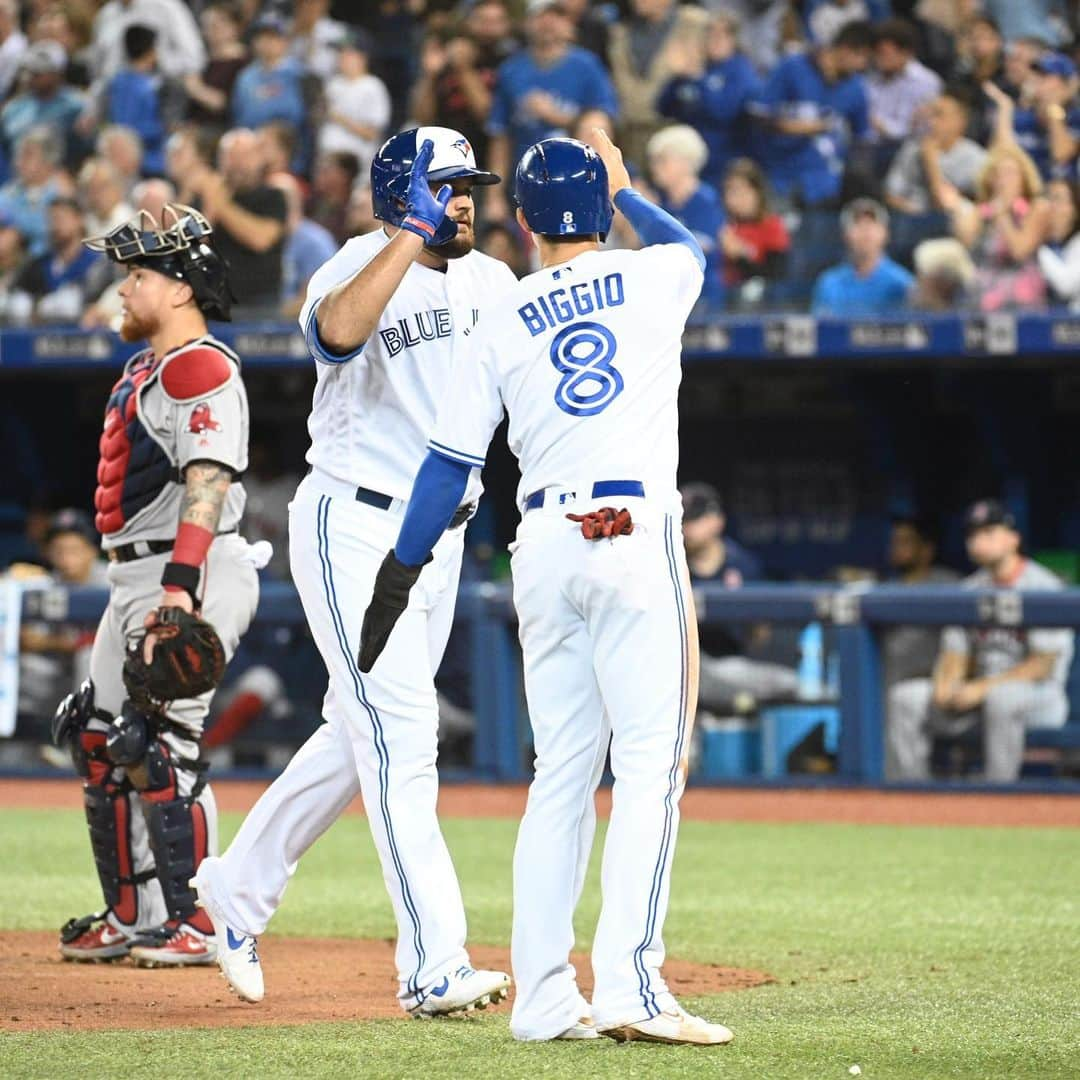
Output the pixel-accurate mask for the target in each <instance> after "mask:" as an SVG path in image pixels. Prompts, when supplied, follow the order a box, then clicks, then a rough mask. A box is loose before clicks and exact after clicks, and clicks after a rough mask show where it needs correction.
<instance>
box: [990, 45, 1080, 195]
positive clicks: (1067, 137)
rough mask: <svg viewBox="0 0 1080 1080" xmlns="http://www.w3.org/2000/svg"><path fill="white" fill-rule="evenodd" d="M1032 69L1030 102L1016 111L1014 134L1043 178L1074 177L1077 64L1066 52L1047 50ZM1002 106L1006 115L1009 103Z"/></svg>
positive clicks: (1079, 139) (1079, 130) (1078, 144)
mask: <svg viewBox="0 0 1080 1080" xmlns="http://www.w3.org/2000/svg"><path fill="white" fill-rule="evenodd" d="M1033 69H1034V74H1033V76H1032V84H1031V85H1032V101H1031V105H1030V107H1027V108H1017V109H1015V110H1014V112H1013V117H1012V129H1013V134H1014V137H1015V139H1016V142H1017V143H1018V144H1019V146H1020V147H1021V148H1022V149H1023V150H1024V152H1025V153H1027V154H1028V155H1029V156H1030V158H1031V160H1032V161H1034V162H1035V166H1036V168H1038V170H1039V174H1040V175H1041V176H1042V178H1043V179H1044V180H1049V179H1051V178H1052V177H1062V178H1064V179H1068V180H1072V179H1075V178H1076V153H1077V150H1078V149H1080V106H1078V105H1077V101H1076V92H1077V89H1078V88H1080V79H1077V75H1076V65H1075V64H1074V63H1073V62H1072V61H1071V60H1070V59H1069V58H1068V57H1067V56H1066V55H1065V54H1064V53H1046V54H1044V55H1043V56H1041V57H1040V58H1039V59H1038V60H1036V61H1035V63H1034V65H1033ZM1000 105H1001V108H1002V114H1003V116H1007V114H1008V112H1009V105H1006V104H1005V102H1001V103H1000Z"/></svg>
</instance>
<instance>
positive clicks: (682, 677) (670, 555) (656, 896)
mask: <svg viewBox="0 0 1080 1080" xmlns="http://www.w3.org/2000/svg"><path fill="white" fill-rule="evenodd" d="M664 550H665V551H666V553H667V560H668V571H669V572H670V574H671V584H672V586H673V588H674V590H675V612H676V616H677V619H678V624H679V664H680V666H679V713H678V717H677V723H678V730H677V735H676V738H675V757H674V760H673V761H672V763H671V771H670V773H669V774H668V793H667V795H666V796H665V797H664V831H663V834H662V835H661V839H660V855H659V857H658V859H657V860H656V866H655V868H654V869H653V880H652V889H651V891H650V893H649V909H648V919H647V923H646V927H645V937H644V938H643V939H642V942H641V944H640V945H639V946H638V947H637V948H636V949H635V950H634V966H635V968H636V969H637V972H638V987H639V990H640V993H641V1001H642V1004H643V1005H644V1006H645V1011H646V1012H647V1013H648V1014H649V1016H650V1017H653V1016H656V1015H657V1014H658V1013H659V1012H660V1007H659V1006H658V1005H657V1004H656V994H655V992H654V991H653V989H652V987H651V986H650V985H649V982H650V980H649V973H648V971H647V970H646V968H645V950H646V949H647V948H648V947H649V943H650V942H651V941H652V939H653V936H654V935H655V933H656V919H657V913H658V909H659V906H660V893H661V891H662V887H663V881H664V868H665V866H666V865H667V861H668V856H669V854H670V852H671V843H672V837H673V834H674V828H673V822H672V818H673V817H674V809H675V807H674V802H673V800H674V798H675V790H676V788H677V787H678V777H679V762H680V761H681V760H682V751H683V742H684V739H685V737H686V709H687V701H686V697H687V693H688V692H689V691H688V686H687V683H688V679H689V664H688V657H687V652H688V640H687V628H686V605H685V601H684V600H683V594H682V581H681V578H680V575H679V567H678V560H677V559H676V556H675V548H674V539H673V529H672V518H671V515H670V514H669V515H667V516H666V517H665V519H664Z"/></svg>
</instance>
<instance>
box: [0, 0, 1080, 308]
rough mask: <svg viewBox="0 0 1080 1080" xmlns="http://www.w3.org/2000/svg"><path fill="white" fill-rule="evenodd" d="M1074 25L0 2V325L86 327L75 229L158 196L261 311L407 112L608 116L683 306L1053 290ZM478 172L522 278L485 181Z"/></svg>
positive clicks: (928, 18)
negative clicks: (684, 252) (679, 233)
mask: <svg viewBox="0 0 1080 1080" xmlns="http://www.w3.org/2000/svg"><path fill="white" fill-rule="evenodd" d="M1078 29H1080V5H1078V4H1076V3H1073V2H1069V0H1025V2H1024V3H1016V2H1014V0H700V3H678V2H677V0H619V2H602V3H601V2H589V0H458V2H454V0H370V2H368V3H363V4H344V3H342V4H340V5H331V3H330V0H297V2H296V3H285V2H281V0H265V2H262V3H260V2H259V0H211V2H199V0H194V2H192V3H189V4H185V3H182V2H181V0H107V2H106V3H103V4H99V3H95V2H94V0H26V2H23V3H19V2H17V0H0V96H2V97H3V99H4V101H3V105H2V107H0V322H2V323H3V324H6V325H28V324H41V323H61V322H62V323H76V322H77V323H81V324H82V325H83V326H87V327H92V326H99V325H108V324H109V323H110V322H111V321H112V320H113V319H114V318H115V317H116V315H117V311H118V300H117V297H116V293H115V283H113V282H112V281H111V280H110V279H111V274H110V271H109V268H108V267H107V266H105V265H103V262H102V260H101V258H100V257H99V256H97V255H95V254H93V253H91V252H88V251H86V250H84V249H83V248H82V246H81V244H80V242H79V241H80V239H81V237H82V236H83V235H85V234H87V233H95V232H101V231H105V230H108V229H110V228H113V227H115V226H116V225H117V224H119V223H121V222H122V221H124V220H126V219H127V218H129V217H131V216H132V215H133V214H134V213H135V212H136V211H138V210H147V211H148V212H150V213H152V214H155V215H156V214H158V213H160V210H161V207H162V204H163V203H164V202H166V201H169V200H173V199H176V200H179V201H181V202H185V203H190V204H192V205H196V206H198V207H199V208H201V209H202V210H203V212H204V213H205V214H206V215H207V216H208V217H209V218H210V219H211V221H212V222H213V223H214V225H215V227H216V228H217V230H218V232H219V235H220V236H221V237H222V243H223V248H224V251H225V254H226V256H227V257H228V258H229V260H230V262H231V264H232V266H233V270H234V273H233V281H234V288H235V291H236V293H237V299H238V301H239V310H238V313H237V314H238V316H239V317H240V318H248V319H250V318H291V317H293V316H294V315H295V314H296V313H297V311H298V310H299V307H300V304H301V301H302V297H303V293H304V288H305V285H306V282H307V279H308V278H309V277H310V275H311V273H312V272H313V270H314V268H315V267H317V266H318V265H319V264H320V263H321V262H322V261H324V260H325V259H326V258H327V257H328V255H329V254H330V253H331V252H332V251H333V250H334V249H335V247H336V246H338V245H340V244H341V243H342V242H343V241H344V240H345V239H346V238H347V237H349V236H350V235H353V234H355V233H357V232H362V231H365V230H368V229H370V228H372V227H373V226H374V220H373V218H372V212H371V200H370V195H369V192H368V187H367V173H368V167H369V164H370V161H371V157H372V155H373V153H374V152H375V150H376V148H377V147H378V145H379V143H380V141H381V140H382V139H383V138H384V137H386V136H387V135H388V134H390V133H391V132H392V131H394V130H396V129H398V128H399V127H402V126H404V125H406V124H409V123H421V124H440V125H445V126H448V127H454V128H457V129H459V130H461V131H462V132H464V133H465V134H466V136H467V137H468V138H469V140H470V141H471V142H472V143H473V145H474V148H475V150H476V152H477V155H478V158H479V159H480V160H481V161H483V162H486V163H487V165H488V166H489V167H491V168H493V169H494V170H495V171H497V172H499V173H501V174H503V175H504V176H510V175H512V172H513V167H514V164H515V162H516V160H517V158H518V156H519V155H520V153H521V152H522V151H523V149H524V148H525V147H527V146H528V145H529V144H530V143H532V142H534V141H536V140H538V139H540V138H544V137H546V136H549V135H552V134H556V133H570V134H575V135H579V136H587V135H588V133H589V131H591V130H592V129H593V128H594V127H596V126H602V127H606V128H609V129H611V130H613V131H614V132H615V133H616V134H617V138H618V140H619V142H620V144H621V145H622V146H623V147H624V150H625V152H626V156H627V158H628V160H629V161H630V162H631V163H632V164H633V166H634V176H635V182H636V183H637V184H638V185H639V186H640V189H641V190H642V191H643V192H644V193H646V194H647V195H648V197H650V198H652V199H654V200H656V201H657V202H659V203H661V204H662V205H663V206H664V207H665V208H666V209H668V210H669V211H671V212H672V213H674V214H675V215H676V216H677V217H679V218H680V219H681V220H682V221H683V222H684V223H685V224H686V225H687V226H688V227H689V228H691V229H692V231H693V232H694V233H695V234H696V235H697V237H698V239H699V240H700V242H701V244H702V247H703V248H704V250H705V251H706V252H707V255H708V257H709V263H710V265H709V269H708V274H707V278H706V286H705V290H704V293H703V301H702V307H703V310H724V309H727V310H735V311H745V310H755V309H760V308H762V307H771V308H794V309H805V308H806V307H807V306H809V307H810V308H811V309H812V310H813V311H814V312H815V313H818V314H831V315H836V316H840V317H845V316H865V315H874V314H876V313H879V312H883V311H895V310H897V308H898V307H902V306H904V305H908V306H910V307H911V308H912V309H915V310H927V311H937V310H952V309H956V308H965V307H970V308H974V309H981V310H983V311H997V310H1017V309H1028V310H1030V309H1039V308H1044V307H1047V306H1052V305H1077V304H1080V240H1077V231H1078V226H1080V215H1078V212H1077V202H1076V185H1075V181H1076V178H1077V177H1076V158H1077V150H1078V147H1080V102H1078V91H1080V77H1078V74H1077V67H1076V62H1075V59H1074V57H1075V55H1076V46H1075V44H1074V43H1075V42H1076V40H1077V32H1078ZM484 194H486V199H483V201H482V202H481V205H480V206H479V222H480V225H481V228H480V230H479V234H480V237H481V244H482V247H483V248H484V249H485V250H487V251H488V252H489V253H492V254H495V255H496V256H497V257H499V258H502V259H504V260H505V261H506V262H508V263H509V264H510V265H511V266H512V267H513V268H514V269H515V270H516V271H518V272H521V271H523V270H524V269H526V268H527V267H528V259H529V257H530V256H529V251H528V247H527V245H526V243H525V241H524V238H523V237H522V236H521V235H520V234H519V232H518V230H517V228H516V226H515V224H514V220H513V216H512V213H511V210H512V206H511V201H510V199H511V191H510V189H509V187H507V186H504V187H501V188H495V189H492V190H490V191H489V192H486V193H484ZM481 197H482V196H481V195H479V194H478V201H479V200H480V198H481ZM608 242H609V243H610V244H613V245H620V244H623V245H625V244H629V243H632V242H633V241H632V238H631V237H630V236H628V235H627V233H626V232H625V231H624V230H622V229H619V228H616V229H615V230H614V232H613V233H612V236H611V237H610V238H609V241H608Z"/></svg>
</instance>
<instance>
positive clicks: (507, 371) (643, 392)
mask: <svg viewBox="0 0 1080 1080" xmlns="http://www.w3.org/2000/svg"><path fill="white" fill-rule="evenodd" d="M701 284H702V271H701V268H700V266H699V265H698V262H697V260H696V259H695V258H694V256H693V255H692V254H691V252H690V250H689V249H688V248H687V247H686V246H685V245H683V244H658V245H654V246H652V247H647V248H644V249H642V250H641V251H590V252H587V253H585V254H582V255H579V256H577V257H576V258H574V259H572V260H571V261H570V262H566V263H561V264H560V265H559V266H556V267H549V268H548V269H545V270H540V271H538V272H537V273H535V274H530V275H529V276H528V277H526V278H523V279H522V280H521V281H520V282H518V283H517V285H516V286H515V287H514V288H513V289H512V290H510V292H508V293H506V294H504V295H503V296H502V297H501V298H500V299H499V301H498V303H497V304H496V305H494V307H492V308H490V309H488V310H487V311H486V312H485V313H484V317H483V319H482V320H481V323H480V325H479V326H478V327H477V330H476V333H475V334H474V335H473V339H472V342H471V348H470V349H469V350H468V352H467V353H458V354H457V355H455V368H454V373H453V375H452V377H451V379H450V385H449V388H448V391H447V394H446V399H445V401H444V402H443V403H442V407H441V408H440V410H439V419H438V422H437V424H436V426H435V431H434V434H433V435H432V438H431V441H430V444H429V445H430V447H431V448H432V449H433V450H435V451H436V452H438V453H440V454H443V455H445V456H446V457H450V458H454V459H456V460H458V461H461V462H465V463H468V464H470V465H474V466H480V465H482V464H483V463H484V458H485V455H486V453H487V448H488V444H489V443H490V442H491V436H492V434H493V433H494V431H495V428H496V427H497V426H498V424H499V421H500V420H501V419H502V414H503V409H504V408H505V409H506V410H507V411H508V412H509V414H510V432H509V444H510V449H511V450H512V451H513V452H514V454H515V455H516V456H517V458H518V459H519V461H520V463H521V474H522V479H521V485H520V487H519V488H518V503H519V505H520V504H521V503H522V502H523V501H524V499H525V497H526V496H527V495H529V494H531V493H532V492H535V491H538V490H539V489H541V488H546V487H553V486H573V485H574V483H575V482H576V481H578V480H580V481H597V480H636V481H641V482H642V483H643V484H644V486H645V495H646V498H649V499H655V500H658V501H659V502H660V503H661V504H663V503H665V502H670V501H672V500H677V499H678V492H677V489H676V486H675V471H676V468H677V466H678V460H679V447H678V428H679V420H678V408H677V406H678V391H679V382H680V380H681V378H682V371H681V367H680V354H681V343H682V332H683V327H684V325H685V323H686V318H687V315H688V314H689V313H690V309H691V308H692V307H693V305H694V302H695V301H696V300H697V297H698V294H699V293H700V291H701ZM579 495H581V496H583V497H587V493H585V492H580V493H579Z"/></svg>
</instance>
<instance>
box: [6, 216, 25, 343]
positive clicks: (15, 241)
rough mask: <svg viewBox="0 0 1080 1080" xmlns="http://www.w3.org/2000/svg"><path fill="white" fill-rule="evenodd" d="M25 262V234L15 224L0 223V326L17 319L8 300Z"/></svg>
mask: <svg viewBox="0 0 1080 1080" xmlns="http://www.w3.org/2000/svg"><path fill="white" fill-rule="evenodd" d="M25 263H26V239H25V238H24V236H23V234H22V233H21V232H19V230H18V229H16V228H15V226H14V225H11V224H9V223H7V222H3V223H0V326H3V325H7V324H9V323H11V322H13V321H15V320H14V319H12V317H11V315H10V313H9V311H8V300H9V299H10V297H11V296H12V292H13V288H14V285H15V282H16V281H17V280H18V277H19V274H20V273H21V272H22V268H23V266H24V265H25ZM17 306H19V307H20V308H21V307H23V305H21V304H18V305H17Z"/></svg>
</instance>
